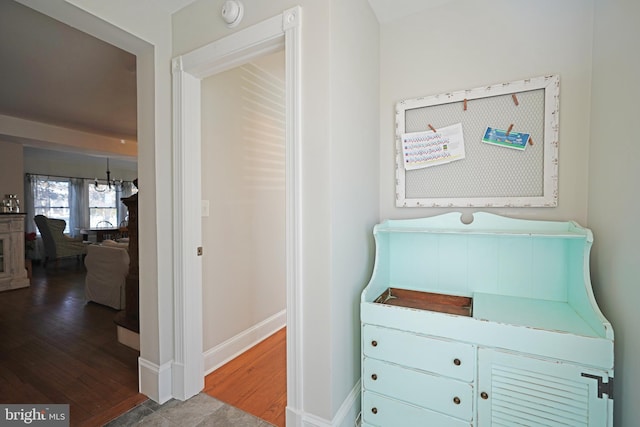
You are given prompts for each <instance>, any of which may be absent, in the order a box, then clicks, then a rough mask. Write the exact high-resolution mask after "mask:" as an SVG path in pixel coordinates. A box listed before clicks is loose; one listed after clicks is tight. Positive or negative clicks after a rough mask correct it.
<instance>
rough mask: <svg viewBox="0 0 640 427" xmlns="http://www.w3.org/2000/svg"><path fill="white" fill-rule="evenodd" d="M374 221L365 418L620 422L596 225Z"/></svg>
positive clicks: (479, 218) (496, 219) (381, 426)
mask: <svg viewBox="0 0 640 427" xmlns="http://www.w3.org/2000/svg"><path fill="white" fill-rule="evenodd" d="M473 216H474V219H473V221H472V222H471V223H470V224H464V223H462V222H461V220H460V218H461V214H460V213H449V214H445V215H440V216H436V217H431V218H424V219H415V220H395V221H394V220H391V221H385V222H383V223H381V224H378V225H377V226H376V227H375V228H374V237H375V241H376V258H375V267H374V271H373V275H372V277H371V280H370V282H369V284H368V285H367V287H366V288H365V289H364V291H363V293H362V301H361V321H362V425H363V426H367V427H421V426H425V427H426V426H435V427H447V426H478V427H485V426H487V427H489V426H506V427H511V426H518V425H522V426H590V427H596V426H598V427H600V426H608V427H612V426H613V421H612V420H613V366H614V365H613V329H612V328H611V325H610V324H609V322H608V321H607V320H606V319H605V317H604V316H603V315H602V313H601V312H600V310H599V308H598V306H597V303H596V301H595V299H594V296H593V292H592V289H591V282H590V276H589V253H590V250H591V245H592V243H593V236H592V234H591V231H590V230H588V229H586V228H583V227H581V226H579V225H578V224H576V223H575V222H555V221H530V220H519V219H512V218H506V217H501V216H497V215H493V214H489V213H484V212H479V213H475V214H474V215H473Z"/></svg>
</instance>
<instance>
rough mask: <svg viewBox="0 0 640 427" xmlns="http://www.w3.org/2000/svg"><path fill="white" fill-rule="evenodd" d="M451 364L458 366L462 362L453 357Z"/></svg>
mask: <svg viewBox="0 0 640 427" xmlns="http://www.w3.org/2000/svg"><path fill="white" fill-rule="evenodd" d="M453 364H454V365H456V366H460V365H462V362H461V361H460V359H458V358H455V359H453Z"/></svg>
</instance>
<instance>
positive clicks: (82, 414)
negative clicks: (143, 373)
mask: <svg viewBox="0 0 640 427" xmlns="http://www.w3.org/2000/svg"><path fill="white" fill-rule="evenodd" d="M84 277H85V269H84V266H83V265H82V263H81V262H80V263H79V262H77V261H76V260H75V259H69V260H61V261H60V262H59V264H58V266H57V267H56V266H54V265H50V266H48V267H47V269H46V272H45V270H44V268H43V267H42V266H34V269H33V278H32V281H31V283H32V284H31V287H29V288H24V289H17V290H13V291H6V292H0V403H22V404H30V403H35V404H37V403H68V404H69V405H70V412H71V416H70V418H71V420H70V421H71V422H70V424H71V425H72V426H101V425H103V424H105V423H106V422H107V421H109V420H110V419H112V418H115V417H116V416H118V415H120V414H122V413H124V412H125V411H127V410H129V409H131V408H133V407H134V406H136V405H137V404H139V403H141V402H143V401H145V400H146V396H144V395H141V394H139V393H138V372H137V358H138V352H137V351H135V350H133V349H131V348H129V347H126V346H124V345H122V344H120V343H118V341H117V337H116V328H115V325H114V323H113V317H114V315H115V313H116V311H115V310H113V309H111V308H109V307H105V306H101V305H99V304H94V303H86V302H85V300H84Z"/></svg>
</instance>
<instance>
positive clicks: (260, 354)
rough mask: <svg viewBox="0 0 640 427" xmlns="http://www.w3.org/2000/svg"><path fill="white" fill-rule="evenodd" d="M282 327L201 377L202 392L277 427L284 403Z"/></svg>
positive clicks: (281, 425) (281, 426) (280, 426)
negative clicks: (203, 377) (203, 378)
mask: <svg viewBox="0 0 640 427" xmlns="http://www.w3.org/2000/svg"><path fill="white" fill-rule="evenodd" d="M286 365H287V361H286V329H284V328H283V329H281V330H280V331H278V332H276V333H275V334H273V335H271V336H270V337H269V338H267V339H266V340H264V341H262V342H261V343H259V344H258V345H256V346H254V347H252V348H251V349H249V350H248V351H246V352H245V353H243V354H241V355H240V356H238V357H236V358H235V359H233V360H232V361H230V362H229V363H227V364H225V365H224V366H222V367H220V368H218V369H216V370H215V371H214V372H212V373H211V374H209V375H207V376H206V377H205V385H204V392H205V393H207V394H208V395H210V396H212V397H215V398H216V399H219V400H221V401H223V402H226V403H228V404H230V405H232V406H235V407H236V408H239V409H242V410H243V411H246V412H248V413H250V414H252V415H255V416H257V417H259V418H262V419H263V420H265V421H268V422H270V423H271V424H274V425H276V426H278V427H284V425H285V408H286V406H287V366H286Z"/></svg>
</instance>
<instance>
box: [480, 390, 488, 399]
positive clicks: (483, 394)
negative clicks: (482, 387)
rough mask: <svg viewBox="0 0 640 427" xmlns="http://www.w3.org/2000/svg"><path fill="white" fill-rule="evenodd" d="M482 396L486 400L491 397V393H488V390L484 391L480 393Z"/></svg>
mask: <svg viewBox="0 0 640 427" xmlns="http://www.w3.org/2000/svg"><path fill="white" fill-rule="evenodd" d="M480 397H481V398H483V399H484V400H487V399H488V398H489V395H488V394H487V392H486V391H483V392H482V393H480Z"/></svg>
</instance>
